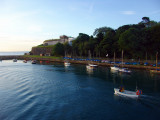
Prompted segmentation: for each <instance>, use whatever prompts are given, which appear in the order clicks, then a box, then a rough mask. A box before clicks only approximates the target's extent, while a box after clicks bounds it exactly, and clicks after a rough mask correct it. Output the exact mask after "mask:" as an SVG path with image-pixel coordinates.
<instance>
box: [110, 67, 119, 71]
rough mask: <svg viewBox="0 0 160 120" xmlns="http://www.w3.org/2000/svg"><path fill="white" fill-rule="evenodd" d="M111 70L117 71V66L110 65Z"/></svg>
mask: <svg viewBox="0 0 160 120" xmlns="http://www.w3.org/2000/svg"><path fill="white" fill-rule="evenodd" d="M111 70H115V71H119V68H118V67H111Z"/></svg>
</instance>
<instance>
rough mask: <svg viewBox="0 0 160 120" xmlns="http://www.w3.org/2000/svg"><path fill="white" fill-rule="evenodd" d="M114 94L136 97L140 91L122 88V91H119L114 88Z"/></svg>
mask: <svg viewBox="0 0 160 120" xmlns="http://www.w3.org/2000/svg"><path fill="white" fill-rule="evenodd" d="M114 94H116V95H122V96H126V97H130V98H138V97H139V96H140V94H142V91H141V90H137V91H135V92H134V91H129V90H124V91H122V92H120V89H118V88H114Z"/></svg>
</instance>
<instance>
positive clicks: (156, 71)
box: [150, 52, 160, 74]
mask: <svg viewBox="0 0 160 120" xmlns="http://www.w3.org/2000/svg"><path fill="white" fill-rule="evenodd" d="M150 72H151V73H156V74H160V70H159V69H158V52H157V53H156V69H155V70H150Z"/></svg>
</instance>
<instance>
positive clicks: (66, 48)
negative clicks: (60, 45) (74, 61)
mask: <svg viewBox="0 0 160 120" xmlns="http://www.w3.org/2000/svg"><path fill="white" fill-rule="evenodd" d="M64 51H65V55H69V54H71V52H72V47H71V46H70V45H69V43H68V42H65V43H64Z"/></svg>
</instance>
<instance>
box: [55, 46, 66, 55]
mask: <svg viewBox="0 0 160 120" xmlns="http://www.w3.org/2000/svg"><path fill="white" fill-rule="evenodd" d="M53 55H55V56H64V45H63V44H62V43H57V44H55V45H54V47H53Z"/></svg>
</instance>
